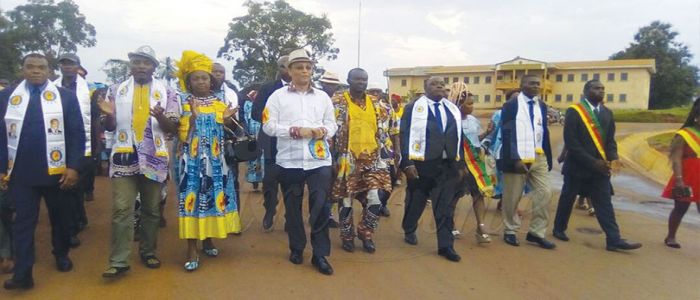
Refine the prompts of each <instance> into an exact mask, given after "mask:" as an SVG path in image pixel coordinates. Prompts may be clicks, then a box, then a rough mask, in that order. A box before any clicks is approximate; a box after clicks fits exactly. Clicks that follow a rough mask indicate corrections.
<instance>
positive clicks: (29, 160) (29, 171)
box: [0, 86, 85, 186]
mask: <svg viewBox="0 0 700 300" xmlns="http://www.w3.org/2000/svg"><path fill="white" fill-rule="evenodd" d="M15 87H16V86H13V87H10V88H7V89H4V90H2V92H0V116H2V120H0V172H2V173H6V172H7V162H8V161H7V160H8V156H7V155H8V153H7V134H6V132H7V131H6V126H5V112H6V111H7V104H8V101H9V98H10V95H12V92H13V91H14V90H15ZM58 92H59V93H60V94H61V104H62V106H63V122H64V127H63V128H64V131H65V141H66V167H68V168H71V169H74V170H78V169H80V162H81V159H82V157H83V156H84V155H85V128H84V127H83V117H82V115H81V114H80V104H79V102H78V97H77V96H76V95H75V93H74V92H72V91H70V90H67V89H64V88H61V87H59V88H58ZM40 101H41V99H40V97H38V96H32V97H31V98H30V100H29V104H28V107H27V112H26V114H25V116H24V123H23V124H22V136H20V138H19V139H20V140H19V145H18V146H17V157H16V158H15V164H14V167H13V171H12V181H13V182H19V183H21V184H24V185H30V186H49V185H54V184H58V180H59V179H60V177H61V176H60V175H53V176H50V175H49V173H48V162H47V161H46V157H47V156H46V129H45V128H44V116H43V112H42V110H41V102H40Z"/></svg>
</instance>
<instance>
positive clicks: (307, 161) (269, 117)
mask: <svg viewBox="0 0 700 300" xmlns="http://www.w3.org/2000/svg"><path fill="white" fill-rule="evenodd" d="M128 57H129V60H130V70H131V76H130V77H129V78H128V79H127V80H126V81H124V82H122V83H118V84H115V85H113V86H111V87H107V86H105V85H101V84H97V85H95V84H89V83H88V82H87V81H86V80H85V75H86V74H87V71H85V69H83V68H82V67H81V64H80V59H79V57H78V56H76V55H75V54H70V53H68V54H64V55H62V56H61V57H59V60H58V62H59V66H60V71H61V76H59V77H58V78H56V79H55V80H49V75H50V72H51V69H50V66H49V62H48V60H47V58H46V57H45V56H43V55H41V54H36V53H34V54H29V55H27V56H26V57H25V58H24V60H23V66H22V74H23V80H22V81H21V82H19V83H18V84H16V85H10V86H8V87H7V88H5V89H4V90H2V91H1V92H0V115H2V116H4V122H0V132H4V134H0V178H2V180H0V189H1V191H0V201H1V204H2V205H1V207H2V214H1V215H0V216H2V222H0V259H1V261H0V268H2V270H1V271H3V272H8V273H9V272H13V273H14V275H13V276H12V278H10V279H8V280H7V281H5V283H4V287H5V288H6V289H28V288H32V287H33V285H34V281H33V272H32V268H33V264H34V261H35V257H34V256H35V249H34V231H35V228H36V225H37V219H38V211H39V201H40V199H41V198H44V200H45V202H46V206H47V208H48V213H49V218H50V223H51V241H52V247H53V251H52V254H53V255H54V256H55V259H56V268H57V269H58V270H59V271H61V272H68V271H70V270H71V269H72V268H73V262H72V261H71V259H70V258H69V255H68V254H69V251H70V248H71V247H77V246H79V244H80V240H79V239H78V233H79V232H80V231H81V230H82V229H83V228H85V226H86V225H87V223H88V220H87V216H86V214H85V208H84V201H92V199H93V198H94V195H93V189H94V176H95V174H96V170H102V165H101V161H102V155H101V153H103V152H104V153H106V155H105V156H106V158H107V160H108V162H109V163H108V171H107V173H108V174H109V177H110V179H111V180H110V181H111V189H112V199H111V203H112V215H111V217H112V219H111V230H112V231H111V240H110V243H111V250H110V254H109V259H108V262H107V268H106V269H105V271H104V272H103V274H102V276H103V277H106V278H116V277H120V276H121V275H122V274H124V273H125V272H127V271H128V270H129V269H130V263H131V261H130V256H131V251H132V249H131V248H132V247H131V242H132V241H133V240H135V239H138V242H139V248H138V254H139V259H140V261H141V262H142V263H143V264H144V265H145V266H146V267H148V268H159V267H160V266H161V261H160V259H159V258H158V255H157V253H156V248H157V240H158V228H159V227H161V226H164V225H165V220H164V218H163V214H162V213H163V204H164V199H165V198H166V196H165V194H164V187H165V186H166V185H167V183H168V182H169V181H172V182H173V183H174V185H175V186H176V190H177V193H176V197H174V198H176V199H177V210H178V232H179V237H180V239H182V240H185V241H186V245H187V246H186V247H187V252H186V253H187V254H186V257H185V258H184V264H183V267H184V269H185V270H186V271H190V272H191V271H195V270H197V269H198V268H199V266H200V263H201V261H200V258H199V254H200V253H203V254H204V255H206V256H212V257H213V256H217V255H219V253H220V252H219V250H218V248H217V247H216V245H215V244H214V239H223V238H226V237H227V236H228V235H229V234H240V232H241V230H242V226H241V213H242V212H241V196H240V192H239V191H240V187H239V180H240V178H245V180H246V182H248V183H251V184H252V185H253V188H254V190H256V191H257V190H259V189H260V185H262V188H261V191H262V192H263V197H264V208H265V215H264V217H263V219H262V220H261V221H262V227H263V230H264V231H265V232H269V231H272V229H273V225H274V224H273V222H274V219H275V218H274V217H275V214H276V213H277V212H276V209H277V206H278V189H279V188H280V187H281V192H282V198H283V200H284V207H285V216H284V217H285V220H286V221H285V224H284V229H285V231H286V233H287V235H288V238H289V253H290V254H289V261H290V262H291V263H293V264H303V262H304V249H305V248H306V244H307V232H306V229H305V225H304V223H305V221H304V217H303V213H302V202H303V200H304V198H305V197H304V191H305V189H306V190H308V194H309V195H308V196H307V197H306V198H307V199H308V202H309V204H308V208H309V217H308V224H309V226H310V238H311V246H312V258H311V264H312V265H313V266H314V267H315V268H316V269H317V270H318V271H319V272H320V273H322V274H326V275H331V274H333V272H334V270H333V267H332V266H331V264H330V262H329V260H328V257H329V256H330V253H331V239H330V237H329V235H330V232H329V228H332V227H338V231H339V235H340V240H341V245H340V246H341V248H342V249H343V250H344V251H347V252H353V251H355V247H356V245H355V239H356V238H357V239H359V241H360V242H361V245H362V250H364V251H365V252H368V253H374V252H375V251H377V246H376V244H375V242H374V239H375V232H376V231H377V230H378V227H379V223H380V217H381V216H389V215H390V214H391V212H390V211H389V208H388V206H387V202H388V199H389V196H390V195H391V193H392V191H394V190H395V189H396V188H397V186H401V185H403V184H402V182H401V179H402V178H403V177H402V176H404V175H405V182H406V187H405V189H406V197H405V204H404V212H403V220H402V228H403V231H404V240H405V242H406V243H408V244H410V245H416V244H418V236H417V228H418V221H419V219H420V217H421V216H422V215H423V212H424V210H425V208H426V206H427V203H428V202H430V204H431V205H430V206H431V207H432V210H433V217H434V220H435V224H436V234H437V254H438V255H440V256H442V257H444V258H446V259H447V260H450V261H454V262H458V261H460V259H461V256H460V255H459V254H458V252H457V251H456V249H455V247H454V244H455V243H454V241H455V239H456V238H458V237H459V236H460V234H461V233H460V232H459V231H457V230H455V225H454V214H455V208H456V205H457V202H458V201H460V199H462V198H463V196H465V195H469V196H471V200H472V203H473V204H472V205H473V208H474V214H475V216H476V218H475V220H476V231H475V238H476V241H477V242H478V243H481V244H486V243H491V242H492V240H491V236H490V235H489V229H488V228H487V227H486V225H485V224H484V221H483V218H484V214H485V212H486V208H485V204H484V199H485V197H493V198H495V199H500V203H499V210H501V212H502V217H503V224H504V231H503V240H504V242H505V243H506V244H508V245H511V246H519V245H520V241H519V238H518V234H519V232H520V230H521V224H522V220H521V216H522V214H521V212H520V211H519V210H518V206H519V203H520V201H521V199H522V198H523V195H524V194H525V193H527V194H528V197H529V199H531V203H532V208H531V210H530V211H531V214H530V222H529V228H528V229H527V234H526V235H525V240H526V241H527V242H529V243H532V244H534V245H537V246H539V247H541V248H544V249H554V248H555V247H556V244H555V243H554V242H552V241H550V240H548V239H547V238H546V237H547V230H548V225H549V223H550V219H551V218H550V216H549V204H550V199H551V198H552V192H551V190H552V188H551V183H550V180H549V178H548V176H549V175H548V173H549V172H550V171H551V170H552V166H553V159H552V148H551V144H550V131H549V127H548V123H549V122H548V119H547V113H548V110H547V105H546V104H545V102H544V101H542V99H541V98H540V96H539V93H540V86H541V77H540V76H537V75H532V74H530V75H524V76H522V77H521V78H520V81H521V83H520V89H519V90H516V91H510V92H508V94H507V99H508V100H507V101H506V102H505V103H504V105H503V107H502V108H501V109H500V110H498V111H497V112H496V113H495V114H494V116H493V118H492V119H491V122H490V123H489V125H488V127H487V128H486V129H483V128H482V126H481V124H480V121H479V120H478V119H477V118H476V117H475V116H474V99H473V97H472V95H471V93H470V92H469V90H468V86H467V85H466V84H464V83H454V84H452V85H451V86H449V87H448V86H446V83H445V82H443V80H442V79H441V78H438V77H430V78H428V79H427V80H425V85H424V93H423V94H420V95H419V96H418V97H416V98H415V99H403V97H400V96H398V95H391V97H387V95H386V94H385V93H383V91H382V90H381V89H374V88H371V87H370V88H368V81H369V75H368V73H367V72H366V71H365V70H363V69H361V68H355V69H352V70H350V71H349V72H348V73H347V89H340V86H341V85H342V82H341V81H340V79H339V77H338V75H336V74H334V73H331V72H326V73H325V74H324V75H323V76H322V77H321V79H320V80H319V83H318V84H319V87H318V88H317V87H316V86H315V84H314V82H313V81H312V76H313V74H314V70H315V69H314V67H315V66H314V62H313V61H312V60H311V59H310V57H309V54H308V53H307V51H306V50H303V49H298V50H294V51H292V52H291V53H289V54H288V55H285V56H283V57H280V58H279V60H278V61H277V66H278V72H277V76H276V77H275V78H273V79H271V80H270V81H268V82H266V83H263V84H255V85H251V86H250V87H246V88H244V89H243V90H242V91H241V92H239V93H237V92H236V91H234V90H233V89H232V88H231V87H230V86H229V85H228V84H227V83H226V80H225V77H226V75H225V74H226V70H225V68H224V66H223V65H221V64H217V63H214V62H213V61H212V60H211V59H210V58H209V57H207V56H206V55H204V54H201V53H198V52H195V51H190V50H187V51H184V52H183V53H182V57H181V59H180V60H179V61H178V63H177V73H176V74H175V75H176V77H177V86H170V85H168V84H167V83H166V82H164V81H163V80H160V79H157V78H155V77H154V75H153V74H154V71H155V70H156V68H157V66H158V65H159V61H158V59H157V58H156V54H155V51H154V50H153V49H152V48H151V47H149V46H142V47H140V48H138V49H136V50H135V51H134V52H130V53H128ZM583 94H584V95H585V99H584V100H582V101H581V103H579V104H576V105H573V106H571V107H570V108H569V109H568V110H567V112H566V117H565V124H564V141H565V150H564V151H563V152H562V154H561V155H560V156H559V162H560V163H563V169H562V174H563V176H564V184H563V187H562V192H561V195H560V197H559V202H558V206H557V209H556V216H555V218H554V220H553V224H554V226H553V229H552V231H551V235H552V236H554V237H555V238H556V239H558V240H561V241H569V237H568V236H567V234H566V232H567V224H568V221H569V217H570V215H571V213H572V208H573V206H574V202H575V200H576V198H577V197H578V196H579V195H581V196H583V197H586V198H587V199H588V200H589V202H590V205H591V206H592V207H593V208H594V209H595V217H596V218H597V220H598V222H599V223H600V226H601V228H602V229H603V231H604V232H605V234H606V249H607V250H610V251H616V250H634V249H638V248H640V247H641V246H642V245H641V244H639V243H634V242H629V241H626V240H624V239H622V237H621V234H620V230H619V227H618V224H617V222H616V220H615V213H614V210H613V205H612V202H611V196H612V195H613V187H612V184H611V182H610V178H611V176H612V174H613V173H615V172H616V171H617V170H619V168H621V165H622V164H621V163H620V162H619V157H618V153H617V144H616V141H615V122H614V119H613V114H612V112H611V110H609V109H608V108H607V107H606V106H605V105H604V103H603V99H604V95H605V87H604V85H603V84H602V83H601V82H600V81H598V80H591V81H588V82H586V84H585V86H583ZM404 100H410V101H407V102H408V103H405V102H404ZM699 117H700V99H698V100H696V101H695V103H694V105H693V108H692V110H691V112H690V114H689V116H688V121H687V122H686V123H685V124H684V125H683V128H682V129H681V130H679V131H678V134H677V136H676V138H675V139H674V141H673V145H672V155H671V160H672V161H673V171H674V177H673V178H671V180H670V182H669V184H668V187H667V188H666V190H665V192H664V194H663V196H664V197H667V198H671V199H674V200H675V207H674V209H673V211H672V213H671V216H670V220H669V234H668V236H667V237H666V239H665V243H666V245H667V246H669V247H674V248H680V244H679V243H678V242H677V241H676V237H675V233H676V230H677V228H678V226H679V223H680V220H681V218H682V217H683V215H684V214H685V212H686V211H687V210H688V207H689V204H690V203H691V202H698V201H699V200H698V199H700V195H699V194H696V193H694V192H693V191H694V190H696V189H697V188H700V176H697V175H695V174H696V172H695V171H696V170H697V169H698V157H699V156H700V122H699V121H698V118H699ZM251 137H254V138H251ZM102 140H105V143H102ZM251 145H252V146H251ZM239 162H246V163H247V168H246V169H244V170H245V176H239V165H238V164H239ZM100 172H101V171H100ZM353 200H357V201H359V204H360V206H361V213H360V218H359V220H357V221H356V220H354V217H355V215H356V214H355V213H354V212H353V207H354V204H353ZM64 203H69V204H70V205H64ZM355 207H356V206H355ZM135 211H138V218H137V219H135V218H134V216H135ZM336 215H337V216H336ZM336 218H337V221H336V220H335V219H336ZM200 242H201V245H199V243H200ZM200 249H201V252H200V251H199V250H200Z"/></svg>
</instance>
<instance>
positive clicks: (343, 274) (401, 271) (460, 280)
mask: <svg viewBox="0 0 700 300" xmlns="http://www.w3.org/2000/svg"><path fill="white" fill-rule="evenodd" d="M668 126H669V127H673V126H672V125H668ZM619 127H620V130H619V133H620V134H625V133H629V132H634V131H637V130H651V129H656V128H659V127H660V125H658V124H654V125H644V124H642V125H640V124H634V125H629V124H621V125H620V126H619ZM552 131H553V134H552V137H553V144H554V148H555V149H560V144H561V127H554V128H553V130H552ZM628 176H629V178H631V179H628ZM551 177H552V181H553V188H555V189H556V190H557V191H558V189H559V188H560V182H561V178H560V176H559V175H558V173H557V171H554V172H552V175H551ZM628 180H631V182H630V183H628V182H627V181H628ZM615 184H616V186H617V191H618V195H619V197H617V198H616V200H615V205H616V207H617V208H618V221H619V223H620V226H621V229H622V232H623V235H624V236H625V237H627V238H629V239H633V240H635V241H640V242H642V243H644V248H642V249H641V250H639V251H636V252H631V253H611V252H607V251H605V250H604V247H605V241H604V236H603V235H602V234H601V232H600V230H599V227H598V225H597V222H596V221H595V219H594V218H592V217H589V216H587V214H585V212H583V211H578V210H577V211H575V212H574V215H573V216H572V223H571V226H570V228H571V229H570V232H569V235H570V236H571V238H572V241H571V242H568V243H564V242H558V243H557V244H558V247H557V249H556V250H553V251H547V250H543V249H540V248H537V247H534V246H532V245H527V244H523V245H522V246H521V247H518V248H515V247H511V246H508V245H506V244H504V243H503V242H502V241H501V240H500V229H501V225H500V216H499V214H498V213H497V211H496V210H495V202H493V201H489V202H488V203H487V205H488V214H487V218H486V220H487V222H488V225H489V226H490V227H491V228H492V229H493V231H494V234H495V235H494V236H493V238H494V242H493V243H492V244H489V245H485V246H483V245H478V244H477V243H476V241H475V240H474V238H473V234H474V227H475V224H474V219H473V216H472V212H471V210H470V207H471V201H470V200H469V198H464V199H463V200H462V201H460V203H459V205H458V210H457V216H456V220H457V225H458V227H459V229H460V230H461V231H462V232H463V235H464V236H463V238H462V239H460V240H458V241H457V242H456V245H455V247H456V249H457V251H458V252H459V253H460V254H461V255H462V257H463V259H462V262H460V263H452V262H449V261H446V260H444V259H442V258H440V257H438V256H437V255H436V249H435V247H436V239H435V236H434V228H435V226H434V223H433V221H432V220H431V219H432V216H431V214H430V212H426V214H425V215H424V218H423V219H422V223H421V225H420V228H419V231H418V237H419V245H418V246H409V245H407V244H405V243H403V239H402V237H403V235H402V232H401V229H400V228H401V226H400V224H401V216H402V210H403V203H402V202H403V194H404V193H403V189H399V190H397V191H396V192H395V193H394V195H393V196H392V199H391V209H392V212H393V215H392V216H391V217H389V218H384V219H382V220H381V224H380V227H379V230H378V233H377V235H376V243H377V247H378V250H377V252H376V253H375V254H366V253H363V252H361V251H358V252H356V253H352V254H350V253H345V252H344V251H342V250H341V249H340V240H339V238H338V232H337V230H332V231H331V237H332V242H333V250H332V251H333V252H332V256H331V258H330V261H331V263H332V264H333V266H334V268H335V271H336V274H335V275H333V276H330V277H328V276H323V275H320V274H319V273H317V272H316V271H315V269H313V268H312V266H311V265H310V257H309V256H310V251H306V253H305V254H306V261H305V264H304V265H301V266H296V265H292V264H291V263H289V262H288V261H287V255H288V251H287V237H286V234H285V233H284V231H283V230H282V228H283V226H282V225H283V222H284V218H283V216H282V215H280V216H279V217H278V218H277V220H276V223H275V231H274V232H272V233H268V234H266V233H262V232H261V230H260V226H261V223H260V219H261V217H262V214H263V208H262V195H261V194H259V193H255V192H252V191H251V190H250V185H249V184H242V186H243V190H242V198H243V209H242V210H243V212H242V218H243V222H244V223H245V225H246V231H245V232H244V233H243V234H242V235H241V236H231V237H230V238H228V239H226V240H223V241H218V242H217V245H218V246H219V248H220V250H221V255H220V257H218V258H202V266H201V268H200V269H199V270H197V271H196V272H194V273H186V272H185V271H184V270H183V268H182V263H183V262H184V256H185V249H186V245H185V242H183V241H181V240H179V239H178V237H177V212H176V204H175V203H176V201H175V199H174V197H173V195H174V194H173V193H171V197H169V199H168V201H169V202H168V206H167V209H166V214H167V219H168V221H169V223H168V227H166V228H164V229H161V231H160V241H159V246H160V248H159V254H160V257H161V259H162V260H163V263H164V265H163V267H162V268H161V269H159V270H149V269H146V268H145V267H143V266H142V265H141V264H140V263H139V262H138V260H137V259H136V258H135V257H134V258H132V270H131V271H130V273H128V274H127V275H126V276H125V277H124V278H122V279H120V280H117V281H105V280H103V279H102V278H101V277H100V274H101V272H102V271H103V269H104V268H105V267H106V263H107V250H108V247H109V228H110V196H109V195H110V193H109V189H110V187H109V182H108V180H107V179H106V178H104V177H101V178H98V181H97V192H96V195H97V200H95V201H94V202H91V203H88V204H87V208H88V214H89V217H90V225H89V227H88V228H87V229H86V231H85V232H84V233H82V234H81V239H82V240H83V246H81V247H80V248H78V249H76V250H74V251H72V252H71V257H72V258H73V260H74V262H75V270H74V271H73V272H70V273H66V274H64V273H58V272H57V271H55V269H54V266H53V259H52V257H51V255H50V248H49V247H50V241H49V237H50V235H49V229H48V227H47V223H48V218H47V216H46V214H45V213H44V214H43V215H42V216H41V218H40V226H39V229H38V231H37V236H36V239H37V249H38V251H37V265H36V267H35V280H36V287H35V289H34V290H32V291H29V292H24V293H21V292H7V291H4V290H0V299H24V298H26V299H56V298H64V297H71V298H75V299H96V298H99V299H121V300H124V299H134V298H139V299H202V298H207V299H213V298H220V299H232V298H256V299H279V298H288V299H302V298H303V299H370V298H380V299H397V298H405V299H475V298H477V297H480V298H485V299H700V268H698V266H699V264H698V262H699V261H700V229H698V228H696V227H692V226H684V227H682V228H681V230H680V232H679V241H680V242H681V243H682V244H683V249H680V250H673V249H669V248H666V247H665V246H663V244H662V239H663V237H664V234H665V231H666V223H665V220H664V218H665V216H666V215H667V213H668V210H669V209H670V208H669V205H668V204H666V202H662V203H663V204H658V205H657V206H650V205H649V204H644V203H645V202H644V201H647V200H646V199H654V201H663V200H659V199H658V197H657V195H658V189H659V187H658V186H657V185H656V186H655V185H652V183H650V182H648V183H645V181H644V180H643V179H638V175H637V174H634V173H623V174H622V175H621V176H618V177H617V178H616V179H615ZM171 191H172V189H171ZM557 199H558V192H557V193H555V196H554V197H553V199H552V203H551V210H552V211H553V210H554V208H555V205H556V200H557ZM529 204H530V202H529V201H528V200H527V199H525V200H524V201H523V203H522V204H521V208H522V209H523V210H524V211H525V219H527V217H528V216H529V213H528V207H529ZM639 207H642V208H643V209H639ZM282 210H283V209H282ZM651 211H654V213H652V212H651ZM44 212H45V210H44ZM697 215H698V213H697V212H696V211H691V212H689V214H688V217H697ZM552 216H553V212H552ZM521 239H524V232H523V233H522V235H521ZM357 245H358V246H359V245H360V244H359V242H358V243H357ZM134 246H136V245H134ZM134 249H136V247H134ZM7 277H8V276H2V277H0V278H2V279H4V278H7Z"/></svg>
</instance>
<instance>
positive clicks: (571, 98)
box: [566, 94, 574, 102]
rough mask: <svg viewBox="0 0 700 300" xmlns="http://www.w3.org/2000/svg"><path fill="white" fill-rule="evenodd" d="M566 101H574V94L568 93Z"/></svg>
mask: <svg viewBox="0 0 700 300" xmlns="http://www.w3.org/2000/svg"><path fill="white" fill-rule="evenodd" d="M566 102H574V95H572V94H566Z"/></svg>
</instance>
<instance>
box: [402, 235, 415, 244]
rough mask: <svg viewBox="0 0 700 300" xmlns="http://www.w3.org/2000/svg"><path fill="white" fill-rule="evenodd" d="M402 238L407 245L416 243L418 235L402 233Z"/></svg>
mask: <svg viewBox="0 0 700 300" xmlns="http://www.w3.org/2000/svg"><path fill="white" fill-rule="evenodd" d="M403 240H404V241H405V242H406V243H407V244H409V245H418V237H417V236H416V234H415V233H406V234H404V237H403Z"/></svg>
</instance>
